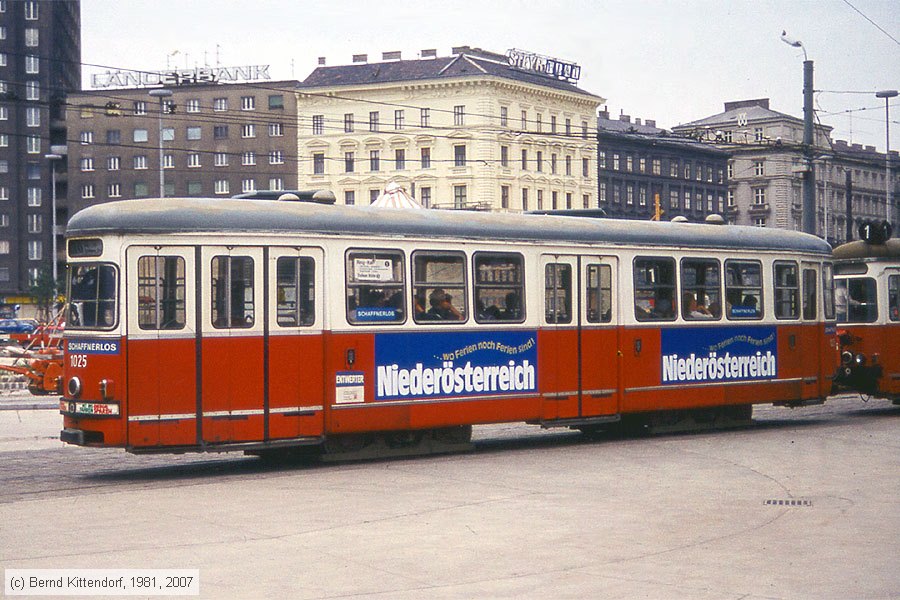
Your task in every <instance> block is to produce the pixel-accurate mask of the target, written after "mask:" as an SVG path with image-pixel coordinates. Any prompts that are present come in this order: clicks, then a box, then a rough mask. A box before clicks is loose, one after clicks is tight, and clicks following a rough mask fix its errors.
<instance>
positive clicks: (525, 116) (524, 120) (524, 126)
mask: <svg viewBox="0 0 900 600" xmlns="http://www.w3.org/2000/svg"><path fill="white" fill-rule="evenodd" d="M522 131H528V111H527V110H523V111H522Z"/></svg>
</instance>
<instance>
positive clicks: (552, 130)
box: [550, 115, 556, 133]
mask: <svg viewBox="0 0 900 600" xmlns="http://www.w3.org/2000/svg"><path fill="white" fill-rule="evenodd" d="M550 133H556V115H550Z"/></svg>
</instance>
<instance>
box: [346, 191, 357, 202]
mask: <svg viewBox="0 0 900 600" xmlns="http://www.w3.org/2000/svg"><path fill="white" fill-rule="evenodd" d="M344 204H346V205H347V206H353V205H354V204H356V192H355V191H354V190H344Z"/></svg>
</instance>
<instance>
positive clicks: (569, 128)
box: [566, 119, 572, 135]
mask: <svg viewBox="0 0 900 600" xmlns="http://www.w3.org/2000/svg"><path fill="white" fill-rule="evenodd" d="M566 135H572V119H566Z"/></svg>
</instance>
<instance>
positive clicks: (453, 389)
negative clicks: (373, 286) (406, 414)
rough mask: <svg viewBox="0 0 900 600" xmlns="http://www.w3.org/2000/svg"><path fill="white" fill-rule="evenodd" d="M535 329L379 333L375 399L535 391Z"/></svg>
mask: <svg viewBox="0 0 900 600" xmlns="http://www.w3.org/2000/svg"><path fill="white" fill-rule="evenodd" d="M537 356H538V354H537V334H536V333H535V332H534V331H484V332H481V331H479V332H458V333H457V332H446V333H396V334H393V333H392V334H378V335H376V336H375V361H376V365H375V400H376V401H377V400H400V399H403V400H413V399H424V398H438V397H440V398H445V397H454V396H457V397H459V396H487V395H491V396H493V395H497V394H517V393H536V392H537V389H538V388H537V385H538V384H537Z"/></svg>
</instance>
